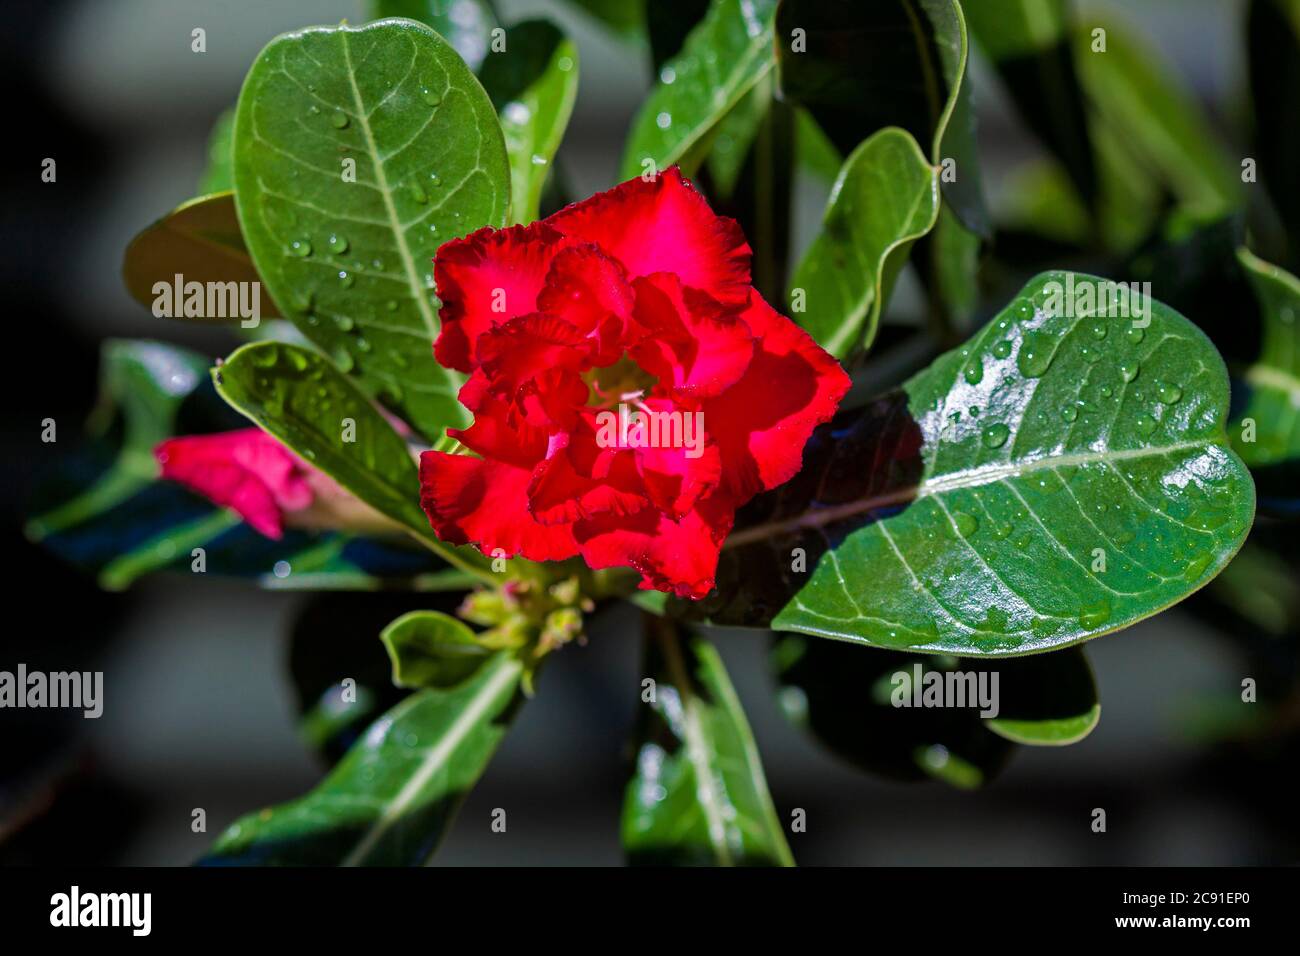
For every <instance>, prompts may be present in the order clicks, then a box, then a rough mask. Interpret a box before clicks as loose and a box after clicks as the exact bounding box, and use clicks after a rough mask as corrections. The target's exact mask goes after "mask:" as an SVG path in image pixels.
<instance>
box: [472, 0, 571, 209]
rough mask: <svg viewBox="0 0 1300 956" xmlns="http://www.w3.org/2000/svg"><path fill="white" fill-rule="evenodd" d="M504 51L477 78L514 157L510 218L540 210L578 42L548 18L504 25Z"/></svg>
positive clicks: (567, 105) (564, 119)
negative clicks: (481, 83)
mask: <svg viewBox="0 0 1300 956" xmlns="http://www.w3.org/2000/svg"><path fill="white" fill-rule="evenodd" d="M505 44H506V52H504V53H492V54H489V56H488V58H487V60H486V61H484V63H483V70H482V72H481V73H480V75H479V79H480V80H482V82H483V87H484V89H486V90H487V93H488V96H489V97H491V99H492V105H493V106H495V107H496V110H497V115H498V116H500V118H501V131H502V133H503V134H504V135H505V141H506V154H507V155H508V156H509V158H510V219H511V221H512V222H517V223H526V222H532V221H533V220H534V219H536V218H537V216H538V206H539V205H540V203H541V199H542V187H543V186H544V185H545V184H546V177H547V174H548V173H549V172H550V169H551V163H552V162H554V160H555V153H556V150H558V149H559V148H560V140H561V139H563V138H564V130H565V127H567V126H568V125H569V116H570V114H571V113H572V112H573V102H574V100H575V99H576V98H577V95H578V48H577V46H576V45H575V44H574V43H573V41H572V40H570V39H568V38H567V37H565V35H564V34H563V33H561V32H560V31H559V30H558V29H556V27H554V26H553V25H552V24H551V23H550V22H548V21H546V20H525V21H524V22H523V23H517V24H515V25H514V26H512V27H510V28H509V29H508V30H507V31H506V36H505Z"/></svg>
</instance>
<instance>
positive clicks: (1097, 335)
mask: <svg viewBox="0 0 1300 956" xmlns="http://www.w3.org/2000/svg"><path fill="white" fill-rule="evenodd" d="M1092 337H1093V338H1094V339H1098V340H1101V339H1104V338H1105V337H1106V323H1105V322H1094V323H1092Z"/></svg>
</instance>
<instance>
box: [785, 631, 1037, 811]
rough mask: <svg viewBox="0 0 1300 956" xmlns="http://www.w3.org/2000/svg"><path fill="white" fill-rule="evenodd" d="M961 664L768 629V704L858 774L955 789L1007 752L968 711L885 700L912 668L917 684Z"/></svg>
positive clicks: (973, 785)
mask: <svg viewBox="0 0 1300 956" xmlns="http://www.w3.org/2000/svg"><path fill="white" fill-rule="evenodd" d="M1043 656H1044V657H1057V656H1059V655H1056V654H1051V655H1043ZM998 663H999V666H1001V665H1002V664H1003V663H1009V662H1001V661H999V662H998ZM971 665H972V662H968V661H961V660H960V659H958V658H955V657H946V656H926V655H923V654H906V653H900V652H896V651H882V650H877V649H875V648H864V647H854V646H852V645H850V644H844V643H841V642H839V641H823V640H819V639H817V638H810V637H806V636H804V635H802V634H778V635H775V636H774V640H773V645H772V668H773V671H774V673H775V676H776V681H777V703H778V704H779V706H780V708H781V711H782V712H783V713H784V714H785V716H786V718H787V719H788V720H789V721H790V722H791V723H792V724H794V725H795V726H796V727H799V728H801V729H802V730H804V731H806V732H807V733H808V734H809V735H811V736H812V737H813V739H815V740H816V741H817V742H818V743H819V744H821V745H822V746H823V747H825V748H826V749H828V750H829V751H830V752H831V753H833V754H835V755H836V756H837V757H839V758H840V759H841V760H845V761H847V762H848V763H850V764H852V765H854V766H855V767H857V768H859V769H861V770H865V771H866V772H868V773H872V774H880V775H883V776H886V777H889V778H891V779H895V780H905V781H919V780H930V779H933V780H940V781H942V782H944V783H947V784H948V785H950V786H953V787H957V788H959V789H962V790H973V789H977V788H979V787H982V786H984V785H985V784H987V783H988V782H989V781H991V780H992V779H993V778H994V777H996V776H997V775H998V774H999V773H1000V772H1001V771H1002V769H1003V767H1005V766H1006V764H1007V760H1008V759H1009V757H1010V755H1011V753H1012V751H1013V750H1014V749H1015V748H1014V747H1012V745H1011V744H1010V743H1008V741H1007V740H1006V739H1005V738H1003V737H1000V736H998V735H997V734H994V733H992V732H991V731H990V730H989V727H988V725H989V721H986V720H984V719H983V718H981V717H980V716H979V708H978V707H968V708H957V707H922V708H915V707H902V706H895V704H894V700H893V698H894V696H895V689H896V688H898V687H900V685H901V686H903V687H906V688H908V689H909V690H910V688H911V686H912V682H913V681H914V680H915V675H916V674H917V673H918V671H917V668H920V671H919V673H920V674H921V675H922V679H923V680H924V679H925V675H928V674H930V673H932V672H933V673H937V674H940V675H945V674H947V673H948V672H949V671H955V670H971V669H973V667H972V666H971ZM987 667H988V665H985V669H987ZM1001 686H1002V682H1001V681H999V689H1000V688H1001ZM907 699H908V700H910V699H911V695H910V693H909V694H908V695H907Z"/></svg>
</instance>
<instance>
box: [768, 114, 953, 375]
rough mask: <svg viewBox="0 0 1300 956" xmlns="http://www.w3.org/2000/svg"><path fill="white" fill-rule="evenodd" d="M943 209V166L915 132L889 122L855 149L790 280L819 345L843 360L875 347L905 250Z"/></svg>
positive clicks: (794, 299) (792, 296) (794, 298)
mask: <svg viewBox="0 0 1300 956" xmlns="http://www.w3.org/2000/svg"><path fill="white" fill-rule="evenodd" d="M938 211H939V176H938V171H937V170H936V169H935V168H934V167H933V166H931V165H930V164H929V163H928V162H927V161H926V158H925V155H924V154H923V153H922V152H921V150H920V148H919V147H918V146H917V145H916V140H914V139H913V138H912V136H911V134H909V133H907V132H906V131H905V130H902V129H899V128H898V127H892V126H891V127H887V128H886V129H882V130H880V131H879V132H877V133H875V134H874V135H872V136H871V137H870V138H869V139H867V140H866V141H865V142H864V143H862V145H861V146H859V147H858V148H857V149H855V150H854V151H853V153H852V154H851V155H850V156H849V158H848V160H847V161H846V162H845V163H844V167H843V168H842V169H841V170H840V174H839V177H838V178H837V179H836V180H835V185H834V186H833V187H832V189H831V195H830V200H829V202H828V203H827V205H826V212H825V213H824V214H823V216H822V229H821V232H820V233H819V234H818V235H817V237H816V238H815V239H814V240H813V242H812V245H811V246H809V248H808V251H807V253H805V255H804V257H803V260H802V261H801V262H800V263H799V267H798V269H796V270H795V274H794V279H793V280H792V281H791V290H790V299H791V302H792V303H794V308H795V315H796V318H798V320H799V323H800V324H801V325H802V326H803V327H804V328H806V329H807V330H808V331H809V333H811V334H812V336H813V338H815V339H816V340H817V342H818V344H820V345H821V347H822V348H824V349H826V351H828V352H830V353H831V354H832V355H834V356H836V357H839V358H843V357H844V356H846V355H848V354H849V353H850V352H853V351H855V350H856V349H858V348H859V347H869V346H870V345H871V342H872V340H873V339H874V338H875V334H876V327H877V324H878V322H879V319H880V311H881V309H882V308H883V306H884V302H885V300H886V299H887V298H888V296H889V292H890V289H891V288H892V286H893V283H894V279H895V278H896V277H897V275H898V272H899V270H900V269H901V268H902V265H903V263H904V262H905V261H906V260H907V253H908V250H909V249H910V248H911V245H912V243H913V242H914V241H916V239H917V238H918V237H920V236H922V235H924V234H925V233H927V232H929V230H930V228H931V227H932V226H933V225H934V221H935V216H936V215H938ZM801 293H802V295H801ZM801 298H802V304H803V306H804V311H803V312H800V311H799V309H798V306H799V304H800V300H801Z"/></svg>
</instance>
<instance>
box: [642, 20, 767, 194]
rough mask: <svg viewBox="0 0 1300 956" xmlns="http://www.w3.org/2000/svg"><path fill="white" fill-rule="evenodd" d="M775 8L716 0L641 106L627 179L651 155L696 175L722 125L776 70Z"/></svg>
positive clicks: (657, 164)
mask: <svg viewBox="0 0 1300 956" xmlns="http://www.w3.org/2000/svg"><path fill="white" fill-rule="evenodd" d="M775 11H776V0H714V3H713V5H712V6H711V7H710V8H709V12H708V13H707V14H706V15H705V17H704V19H703V20H701V21H700V23H699V24H698V25H697V26H696V27H695V29H693V30H692V31H691V32H690V35H689V36H687V38H686V42H685V43H684V44H683V46H682V50H681V52H680V53H679V54H678V55H677V56H675V57H673V58H672V59H671V60H669V61H668V62H667V63H665V64H664V66H663V68H662V69H661V70H660V71H659V81H658V83H656V84H655V87H654V89H652V90H651V91H650V95H649V97H647V98H646V100H645V102H644V103H642V105H641V109H640V110H639V111H638V112H637V115H636V119H635V120H633V122H632V129H631V132H630V133H629V134H628V138H627V144H626V146H625V147H624V150H623V165H622V172H621V174H620V178H621V179H631V178H632V177H634V176H639V175H641V174H642V173H643V172H645V170H646V166H645V163H646V161H649V162H651V163H653V168H654V169H655V170H663V169H667V168H668V167H669V166H672V165H673V164H679V165H681V166H682V168H683V170H684V171H685V172H686V173H687V175H691V174H693V172H694V169H695V167H696V166H697V165H698V164H699V163H700V162H701V161H702V160H703V158H704V151H703V148H704V146H705V145H706V144H707V143H708V141H709V138H710V137H711V136H712V135H713V134H714V133H716V131H717V127H718V124H719V123H720V122H721V121H722V120H723V118H724V117H725V116H727V114H728V113H730V112H731V110H732V109H733V108H735V107H736V105H737V104H739V103H740V102H741V101H742V100H743V99H744V97H745V95H746V94H747V93H748V92H749V91H750V90H751V89H753V88H754V86H755V85H756V84H757V83H758V82H759V81H760V80H761V79H763V77H765V76H767V75H768V74H769V73H770V72H771V71H772V67H773V66H774V65H775V58H774V56H773V52H772V18H773V15H774V14H775Z"/></svg>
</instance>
